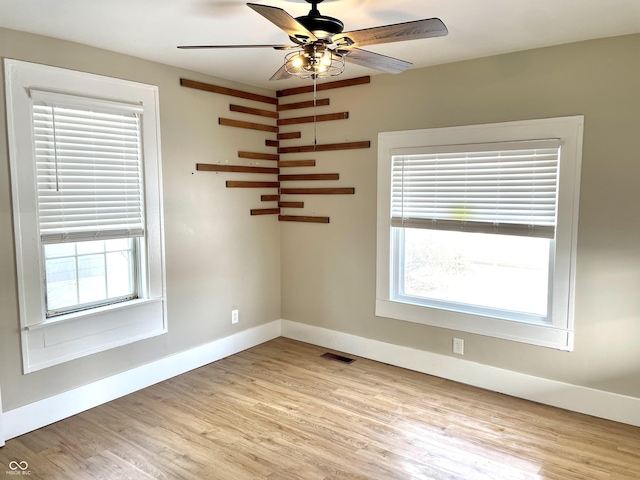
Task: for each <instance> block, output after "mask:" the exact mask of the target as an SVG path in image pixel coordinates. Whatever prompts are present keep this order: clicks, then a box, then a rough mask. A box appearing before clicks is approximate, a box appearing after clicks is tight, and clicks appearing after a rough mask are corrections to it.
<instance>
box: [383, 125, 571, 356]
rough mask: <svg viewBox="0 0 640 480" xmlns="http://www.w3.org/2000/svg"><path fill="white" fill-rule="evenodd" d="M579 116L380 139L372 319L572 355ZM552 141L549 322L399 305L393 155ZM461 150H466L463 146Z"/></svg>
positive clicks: (387, 135) (386, 135)
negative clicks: (556, 162) (556, 147)
mask: <svg viewBox="0 0 640 480" xmlns="http://www.w3.org/2000/svg"><path fill="white" fill-rule="evenodd" d="M583 125H584V118H583V116H573V117H559V118H550V119H537V120H525V121H516V122H504V123H494V124H484V125H470V126H461V127H445V128H434V129H427V130H411V131H401V132H382V133H380V134H379V135H378V205H377V210H378V217H377V273H376V306H375V313H376V316H379V317H386V318H393V319H398V320H405V321H410V322H415V323H421V324H425V325H431V326H436V327H442V328H447V329H451V330H457V331H462V332H469V333H475V334H480V335H487V336H491V337H496V338H502V339H507V340H513V341H518V342H523V343H528V344H533V345H540V346H545V347H551V348H557V349H560V350H566V351H571V350H573V342H574V318H573V317H574V289H575V263H576V262H575V259H576V245H577V231H578V200H579V186H580V168H581V158H582V134H583ZM550 138H557V139H560V141H561V159H560V166H559V168H560V171H559V188H558V200H557V202H558V204H557V225H556V238H555V258H553V259H552V260H553V261H554V262H555V264H554V278H553V285H552V288H553V295H552V298H553V303H552V305H551V318H550V322H549V323H547V322H531V321H526V322H525V321H518V320H516V319H505V318H497V317H492V316H487V315H486V313H484V312H482V311H481V309H478V311H477V312H475V313H469V312H460V311H452V310H444V309H439V308H435V307H428V306H424V305H420V304H416V303H408V302H405V301H401V300H400V299H398V298H396V297H395V296H394V291H393V286H394V278H393V275H394V274H395V270H394V256H395V255H396V253H397V252H394V251H393V248H392V245H393V242H392V235H393V232H394V228H392V226H391V167H392V158H393V156H394V155H398V154H402V153H401V152H406V151H407V149H411V150H412V151H420V149H421V148H424V149H429V148H433V147H438V146H444V145H446V146H451V145H461V146H464V145H468V144H481V143H493V142H511V141H516V142H517V141H530V140H540V139H550ZM462 148H464V147H462Z"/></svg>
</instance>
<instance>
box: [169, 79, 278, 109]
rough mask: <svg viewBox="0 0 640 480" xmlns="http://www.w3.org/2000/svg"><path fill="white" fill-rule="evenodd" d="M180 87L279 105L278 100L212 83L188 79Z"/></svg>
mask: <svg viewBox="0 0 640 480" xmlns="http://www.w3.org/2000/svg"><path fill="white" fill-rule="evenodd" d="M180 85H182V86H183V87H189V88H195V89H197V90H204V91H205V92H212V93H219V94H221V95H228V96H231V97H237V98H244V99H246V100H255V101H256V102H262V103H268V104H271V105H278V99H277V98H273V97H267V96H264V95H258V94H256V93H249V92H243V91H242V90H234V89H233V88H225V87H219V86H218V85H211V84H210V83H202V82H196V81H195V80H188V79H186V78H181V79H180Z"/></svg>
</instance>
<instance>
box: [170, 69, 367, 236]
mask: <svg viewBox="0 0 640 480" xmlns="http://www.w3.org/2000/svg"><path fill="white" fill-rule="evenodd" d="M370 82H371V78H370V77H359V78H353V79H347V80H341V81H337V82H326V83H321V84H320V85H308V86H304V87H300V88H291V89H286V90H281V91H278V92H277V97H286V96H290V95H299V94H308V93H312V92H314V90H318V91H323V90H330V89H334V88H343V87H350V86H355V85H364V84H368V83H370ZM180 85H182V86H184V87H189V88H195V89H198V90H203V91H207V92H212V93H217V94H222V95H228V96H233V97H238V98H242V99H245V100H252V101H257V102H263V103H267V104H269V105H273V106H275V109H273V107H268V108H271V109H264V108H253V107H249V106H244V105H236V104H230V105H229V110H230V111H231V112H235V113H240V114H246V115H253V116H256V117H261V118H266V119H271V120H267V121H268V123H270V124H264V123H256V122H247V121H242V120H234V119H231V118H223V117H219V118H218V123H219V124H220V125H223V126H228V127H234V128H243V129H248V130H257V131H261V132H268V133H272V134H275V136H276V139H275V140H274V139H269V138H266V139H265V140H264V144H265V146H266V147H271V148H275V149H276V152H277V153H275V154H273V153H263V152H248V151H238V157H239V158H243V159H251V160H268V161H274V162H277V166H276V167H266V166H264V167H263V166H258V165H251V164H249V165H228V164H224V165H221V164H207V163H197V164H196V170H199V171H210V172H229V173H255V174H268V175H274V177H267V178H277V179H278V181H277V182H276V181H240V180H227V181H226V182H225V185H226V187H227V188H249V189H257V188H263V189H276V190H275V193H274V194H266V195H260V200H261V201H262V202H277V203H276V205H273V204H272V205H270V206H269V208H254V209H251V210H250V213H251V215H252V216H260V215H277V216H278V220H279V221H282V222H304V223H325V224H326V223H329V217H320V216H306V215H283V214H282V209H285V208H296V209H302V208H304V205H305V204H304V202H300V201H282V195H353V194H355V188H353V187H346V188H345V187H333V188H281V182H295V181H303V182H304V181H310V180H312V181H332V180H339V179H340V174H339V173H315V174H313V173H311V174H301V173H295V174H281V169H282V168H296V167H315V166H316V160H311V159H309V160H285V161H283V160H280V158H281V157H280V155H284V154H290V153H302V152H333V151H339V150H352V149H360V148H371V142H370V141H361V142H344V143H328V144H321V145H297V146H291V147H281V146H280V142H281V141H282V140H293V139H300V138H302V132H299V131H298V132H283V133H280V126H285V125H298V124H305V123H313V122H328V121H333V120H345V119H348V118H349V112H336V113H329V114H323V115H316V112H315V110H314V111H313V112H312V113H313V114H314V115H306V116H300V117H292V118H284V119H283V118H280V113H279V112H281V111H292V110H298V109H309V108H314V109H315V107H321V106H328V105H330V103H331V101H330V99H329V98H322V99H317V98H316V95H315V94H314V95H313V100H307V101H301V102H291V103H282V104H280V102H279V100H278V98H272V97H267V96H263V95H258V94H254V93H249V92H244V91H241V90H234V89H231V88H225V87H219V86H217V85H211V84H207V83H202V82H196V81H193V80H188V79H180ZM307 98H309V97H307ZM265 136H271V135H265ZM271 137H272V138H273V136H271ZM294 158H295V157H294ZM246 163H253V162H246ZM255 163H256V164H257V163H258V162H255ZM294 171H295V170H294ZM307 171H308V170H307ZM276 175H277V177H275V176H276Z"/></svg>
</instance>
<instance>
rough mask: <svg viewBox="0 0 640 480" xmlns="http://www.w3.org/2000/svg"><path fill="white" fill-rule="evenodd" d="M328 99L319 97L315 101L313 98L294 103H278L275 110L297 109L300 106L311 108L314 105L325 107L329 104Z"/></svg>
mask: <svg viewBox="0 0 640 480" xmlns="http://www.w3.org/2000/svg"><path fill="white" fill-rule="evenodd" d="M329 103H330V100H329V99H328V98H319V99H317V100H316V101H315V102H314V101H313V100H309V101H307V102H296V103H279V104H278V107H277V110H278V111H279V112H283V111H286V110H297V109H300V108H313V107H314V106H315V107H326V106H327V105H329Z"/></svg>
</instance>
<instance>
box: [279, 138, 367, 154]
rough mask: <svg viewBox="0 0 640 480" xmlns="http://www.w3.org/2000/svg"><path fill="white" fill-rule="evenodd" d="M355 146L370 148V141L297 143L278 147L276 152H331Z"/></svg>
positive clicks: (354, 147) (350, 148)
mask: <svg viewBox="0 0 640 480" xmlns="http://www.w3.org/2000/svg"><path fill="white" fill-rule="evenodd" d="M356 148H371V142H370V141H366V142H347V143H327V144H323V145H298V146H297V147H280V148H278V153H281V154H286V153H302V152H331V151H336V150H352V149H356Z"/></svg>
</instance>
